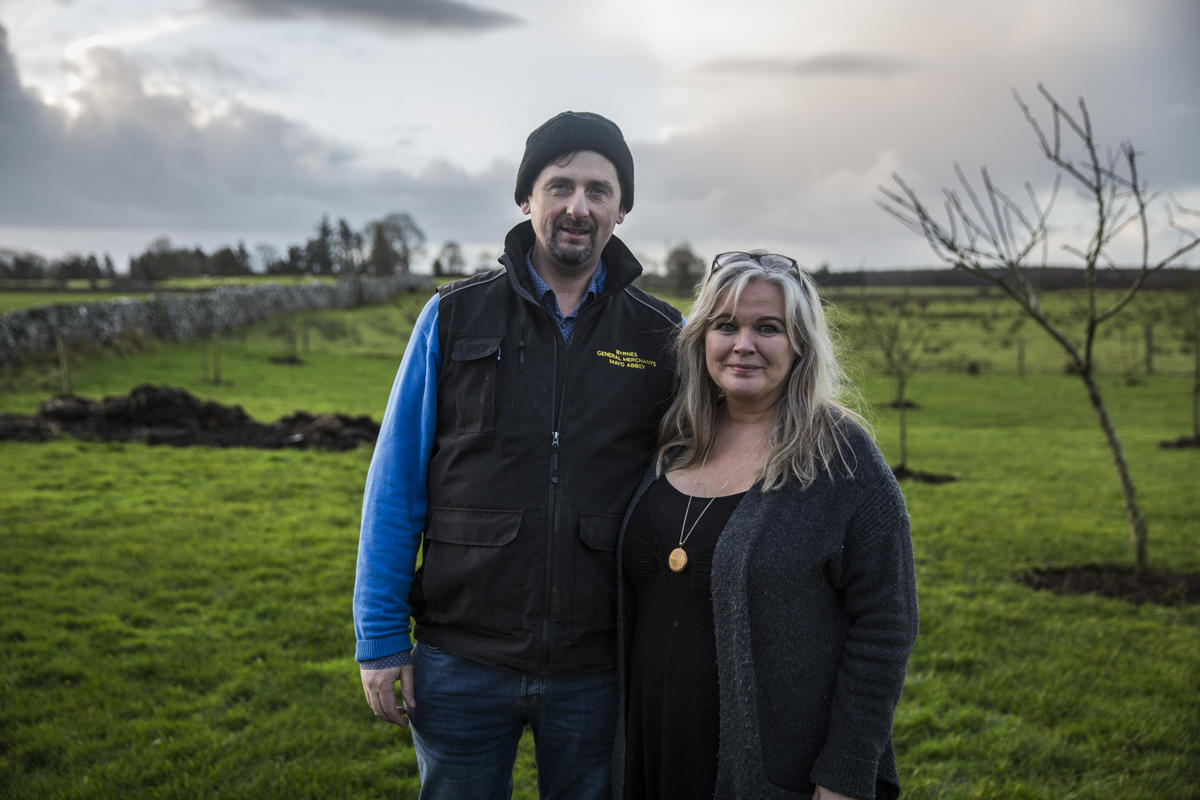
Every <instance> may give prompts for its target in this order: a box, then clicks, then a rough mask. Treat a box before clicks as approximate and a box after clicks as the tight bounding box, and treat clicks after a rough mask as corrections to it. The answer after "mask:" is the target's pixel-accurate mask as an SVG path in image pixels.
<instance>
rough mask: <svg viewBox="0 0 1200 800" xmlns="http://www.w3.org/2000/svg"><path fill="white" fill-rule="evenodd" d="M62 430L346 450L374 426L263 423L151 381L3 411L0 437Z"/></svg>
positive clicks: (287, 420) (371, 437)
mask: <svg viewBox="0 0 1200 800" xmlns="http://www.w3.org/2000/svg"><path fill="white" fill-rule="evenodd" d="M63 433H65V434H68V435H71V436H75V437H77V438H80V439H91V440H99V441H106V442H130V441H136V442H145V443H147V444H170V445H175V446H178V447H186V446H189V445H201V446H205V447H257V448H264V449H276V448H284V447H292V448H307V447H315V448H321V449H326V450H351V449H353V448H355V447H357V446H358V445H359V444H363V443H367V444H371V443H373V442H374V441H375V437H376V436H378V435H379V425H378V424H376V423H375V422H374V421H373V420H372V419H371V418H370V417H365V416H361V417H350V416H346V415H345V414H317V415H314V414H309V413H306V412H304V411H297V412H296V413H295V414H292V415H291V416H287V417H284V418H282V419H280V420H279V421H278V422H274V423H270V424H267V423H263V422H258V421H256V420H254V419H252V418H251V417H250V416H249V415H248V414H247V413H246V412H245V411H244V410H242V407H241V406H225V405H221V404H220V403H214V402H212V401H204V400H200V399H199V398H197V397H195V396H194V395H192V394H189V393H188V392H186V391H184V390H183V389H175V388H172V387H170V386H149V385H144V386H139V387H137V388H136V389H134V390H133V391H132V392H130V393H129V394H128V395H117V396H113V397H106V398H104V399H103V400H100V401H96V400H89V399H87V398H85V397H55V398H52V399H50V400H47V401H46V402H45V403H42V405H41V407H40V408H39V409H38V413H37V414H36V415H34V416H32V417H22V416H17V415H10V414H5V415H0V440H5V439H11V440H18V441H27V442H39V441H46V440H48V439H51V438H53V437H55V436H58V435H59V434H63Z"/></svg>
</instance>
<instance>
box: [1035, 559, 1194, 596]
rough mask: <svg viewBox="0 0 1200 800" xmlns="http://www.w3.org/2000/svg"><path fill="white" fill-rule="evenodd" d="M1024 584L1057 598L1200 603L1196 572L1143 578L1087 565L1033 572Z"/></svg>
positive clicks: (1151, 574) (1155, 573) (1104, 566)
mask: <svg viewBox="0 0 1200 800" xmlns="http://www.w3.org/2000/svg"><path fill="white" fill-rule="evenodd" d="M1021 582H1022V583H1024V584H1025V585H1026V586H1031V587H1033V588H1034V589H1046V590H1049V591H1051V592H1054V593H1055V594H1064V595H1078V594H1097V595H1100V596H1101V597H1112V598H1115V599H1117V600H1125V601H1127V602H1130V603H1136V604H1138V605H1141V604H1142V603H1155V604H1158V605H1164V606H1177V605H1182V604H1184V603H1197V602H1200V574H1197V573H1194V572H1168V571H1166V570H1145V571H1143V572H1142V573H1140V574H1139V573H1136V572H1134V571H1133V569H1132V568H1130V567H1122V566H1117V565H1114V564H1087V565H1084V566H1081V567H1054V568H1048V569H1035V570H1031V571H1029V572H1027V573H1025V574H1024V575H1022V576H1021Z"/></svg>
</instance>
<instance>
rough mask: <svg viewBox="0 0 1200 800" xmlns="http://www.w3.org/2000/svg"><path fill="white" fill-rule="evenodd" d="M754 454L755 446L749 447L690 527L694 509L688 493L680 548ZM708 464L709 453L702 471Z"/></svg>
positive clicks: (701, 468)
mask: <svg viewBox="0 0 1200 800" xmlns="http://www.w3.org/2000/svg"><path fill="white" fill-rule="evenodd" d="M753 454H754V448H749V449H748V450H747V451H746V455H744V456H743V457H742V460H741V461H740V462H739V463H738V465H737V468H736V469H734V470H733V471H732V472H730V473H729V477H728V478H726V479H725V482H724V483H722V484H721V488H720V489H718V490H717V493H716V494H715V495H714V496H712V497H710V498H708V502H707V503H705V504H704V508H702V509H700V513H699V514H697V515H696V518H695V519H694V520H692V527H690V528H688V527H687V518H688V514H689V513H691V510H692V496H691V495H690V494H689V495H688V499H687V505H686V506H685V507H684V509H683V522H682V523H680V525H679V547H680V548H682V547H683V546H684V544H686V543H687V540H688V539H690V538H692V531H694V530H696V526H697V525H699V524H700V518H701V517H703V516H704V512H705V511H708V508H709V506H711V505H712V504H713V502H714V501H716V499H717V497H720V496H722V495H723V494H724V492H725V487H726V486H728V485H729V482H730V481H732V480H733V479H734V477H735V476H737V475H738V474H739V473H741V471H742V469H743V468H744V467H745V466H746V464H747V463H748V462H749V461H750V456H752V455H753ZM706 466H708V453H705V454H704V460H702V461H701V462H700V472H704V468H705V467H706ZM685 530H686V531H687V533H684V531H685Z"/></svg>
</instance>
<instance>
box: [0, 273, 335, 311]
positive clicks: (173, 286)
mask: <svg viewBox="0 0 1200 800" xmlns="http://www.w3.org/2000/svg"><path fill="white" fill-rule="evenodd" d="M336 280H337V279H336V278H335V277H323V276H316V275H305V276H287V275H257V276H244V275H243V276H238V277H229V278H216V277H207V278H171V279H169V280H165V281H159V282H158V283H157V284H155V288H156V289H157V290H160V291H164V292H176V291H202V290H205V289H216V288H218V287H220V286H258V285H261V284H264V283H282V284H285V285H290V284H306V283H333V282H335V281H336ZM64 289H65V290H67V291H63V290H64ZM153 294H154V292H152V291H148V290H144V289H140V288H139V289H136V290H130V289H129V288H128V287H127V286H126V285H124V284H123V283H122V282H120V281H110V280H106V279H101V280H98V281H95V282H94V283H93V282H91V281H87V280H70V281H66V282H65V283H61V282H58V281H50V280H43V281H15V280H9V281H0V314H5V313H7V312H9V311H20V310H22V309H26V308H33V307H35V306H48V305H56V304H59V303H71V304H82V303H103V302H106V301H108V300H117V299H122V298H124V299H132V300H145V299H147V298H149V297H151V296H152V295H153Z"/></svg>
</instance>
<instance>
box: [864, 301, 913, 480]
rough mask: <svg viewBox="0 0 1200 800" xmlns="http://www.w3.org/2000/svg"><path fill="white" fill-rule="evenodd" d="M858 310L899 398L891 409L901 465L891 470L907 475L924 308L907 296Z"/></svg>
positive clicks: (877, 302) (867, 303)
mask: <svg viewBox="0 0 1200 800" xmlns="http://www.w3.org/2000/svg"><path fill="white" fill-rule="evenodd" d="M880 306H885V307H884V308H880ZM914 306H915V307H914ZM859 307H860V309H861V311H862V327H863V330H864V331H865V332H866V334H867V336H868V337H869V339H870V340H871V343H872V344H873V345H875V348H876V350H877V352H878V353H879V355H880V357H881V358H880V363H879V367H880V368H881V369H882V371H883V374H885V375H888V376H890V377H891V378H893V379H894V380H895V381H896V398H895V400H893V401H892V403H891V405H893V406H895V407H896V409H897V410H898V411H899V413H900V461H899V463H897V464H896V465H895V466H894V467H893V468H892V469H893V470H894V471H895V472H896V474H897V475H898V476H899V475H904V474H905V473H906V472H907V470H908V413H907V412H908V408H909V406H911V405H912V401H910V400H909V399H908V381H909V379H910V378H911V377H912V375H913V373H914V372H916V371H917V366H918V354H917V348H919V347H920V346H921V343H922V342H924V341H925V338H926V336H927V335H928V333H929V324H928V320H927V319H926V318H925V317H924V316H923V315H922V313H921V312H923V311H924V307H923V304H922V303H921V302H920V301H917V302H916V303H914V302H913V300H912V299H911V298H910V297H909V296H908V294H907V293H904V294H902V295H900V296H898V297H888V298H882V297H881V298H877V299H864V300H863V302H862V303H861V305H860V306H859Z"/></svg>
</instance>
